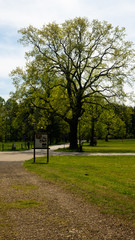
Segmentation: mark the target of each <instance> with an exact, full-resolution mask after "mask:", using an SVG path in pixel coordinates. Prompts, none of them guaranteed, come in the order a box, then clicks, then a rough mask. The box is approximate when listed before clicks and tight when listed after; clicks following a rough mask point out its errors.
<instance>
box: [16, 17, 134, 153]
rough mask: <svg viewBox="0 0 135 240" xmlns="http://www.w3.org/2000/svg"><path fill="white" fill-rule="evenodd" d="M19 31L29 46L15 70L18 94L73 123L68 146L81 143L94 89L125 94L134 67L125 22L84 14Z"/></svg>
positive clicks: (107, 96)
mask: <svg viewBox="0 0 135 240" xmlns="http://www.w3.org/2000/svg"><path fill="white" fill-rule="evenodd" d="M19 32H20V33H21V34H22V38H21V39H20V41H21V42H22V43H23V44H24V45H25V46H28V52H27V53H26V60H27V64H26V69H25V70H24V71H23V70H22V69H20V68H17V69H16V70H14V71H12V77H13V79H14V84H15V86H16V88H17V91H16V95H17V94H18V96H19V97H22V95H23V96H24V97H25V98H26V97H27V98H29V99H31V102H32V103H33V105H34V106H35V107H39V108H43V109H46V110H47V111H52V112H53V113H54V114H56V115H58V116H60V117H61V118H62V119H64V120H65V121H66V122H67V123H68V124H69V126H70V148H72V149H73V148H77V125H78V119H79V118H80V117H81V116H82V114H83V112H84V107H83V106H84V103H85V101H86V100H87V99H88V98H89V97H90V96H91V95H93V94H98V96H99V97H101V98H104V99H105V100H108V99H110V98H111V99H112V98H113V99H115V98H116V97H117V98H120V97H121V96H123V95H124V92H123V86H124V83H125V82H128V81H131V70H133V68H134V67H133V61H134V50H133V49H132V43H130V42H128V41H126V40H125V29H124V28H122V29H120V28H119V27H115V28H114V27H113V26H112V25H111V24H108V23H107V22H105V21H104V22H100V21H98V20H93V21H92V22H89V21H88V19H86V18H75V19H73V20H68V21H65V22H64V23H63V24H61V25H59V24H56V23H51V24H48V25H45V26H43V28H42V29H37V28H34V27H33V26H29V27H28V28H23V29H21V30H20V31H19ZM22 80H23V82H21V81H22ZM21 83H22V84H21Z"/></svg>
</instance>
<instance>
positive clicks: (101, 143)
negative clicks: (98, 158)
mask: <svg viewBox="0 0 135 240" xmlns="http://www.w3.org/2000/svg"><path fill="white" fill-rule="evenodd" d="M57 151H64V152H68V151H71V150H70V149H69V148H63V149H58V150H57ZM82 151H83V152H91V153H135V139H122V140H121V139H118V140H116V139H115V140H113V139H110V140H109V141H108V142H105V140H98V141H97V146H94V147H91V146H90V144H89V143H83V145H82Z"/></svg>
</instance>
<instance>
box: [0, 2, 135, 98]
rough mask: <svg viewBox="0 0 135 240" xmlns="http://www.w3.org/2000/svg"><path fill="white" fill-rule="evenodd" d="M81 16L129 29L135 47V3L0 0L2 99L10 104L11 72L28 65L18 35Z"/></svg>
mask: <svg viewBox="0 0 135 240" xmlns="http://www.w3.org/2000/svg"><path fill="white" fill-rule="evenodd" d="M79 16H81V17H87V18H88V19H89V20H90V21H91V20H93V19H98V20H101V21H102V20H106V21H108V22H109V23H112V25H113V26H117V25H119V26H120V27H125V28H126V33H127V39H128V40H129V41H133V42H134V43H135V0H94V1H93V0H14V1H11V0H0V96H1V97H3V98H4V99H5V100H7V99H8V98H9V96H10V95H9V94H10V91H14V86H13V84H12V79H11V78H10V77H9V74H10V72H11V71H12V70H13V69H15V68H16V67H17V66H20V67H23V66H24V65H25V58H24V55H25V51H26V49H24V47H23V46H22V45H21V44H20V43H19V42H18V39H19V37H20V36H19V34H18V33H17V31H18V30H19V29H21V28H22V27H27V26H29V25H30V24H31V25H33V26H35V27H39V28H40V27H42V25H43V24H47V23H49V22H52V21H56V22H57V23H61V22H64V21H65V20H67V19H72V18H74V17H79ZM127 89H128V91H131V89H129V88H127ZM132 90H134V89H133V88H132Z"/></svg>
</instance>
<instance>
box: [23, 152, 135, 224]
mask: <svg viewBox="0 0 135 240" xmlns="http://www.w3.org/2000/svg"><path fill="white" fill-rule="evenodd" d="M44 162H45V159H44V158H37V159H36V163H35V164H33V160H30V161H26V162H25V163H24V166H25V167H26V168H27V169H28V170H30V171H33V172H35V173H37V174H40V175H41V176H42V177H43V178H45V179H46V180H47V181H48V180H49V181H52V182H53V183H57V184H59V185H60V186H62V187H63V188H65V189H67V190H69V191H71V192H74V193H76V194H77V195H78V196H81V197H83V198H84V199H85V200H87V201H90V202H92V203H94V204H96V205H97V206H98V207H100V208H101V210H102V212H106V213H111V214H118V215H119V216H122V217H125V218H126V219H129V220H132V222H133V223H135V156H53V157H50V162H49V164H43V163H44Z"/></svg>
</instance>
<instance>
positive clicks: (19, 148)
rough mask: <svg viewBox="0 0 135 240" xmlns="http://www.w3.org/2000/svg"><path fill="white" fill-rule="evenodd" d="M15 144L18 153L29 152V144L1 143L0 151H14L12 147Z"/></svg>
mask: <svg viewBox="0 0 135 240" xmlns="http://www.w3.org/2000/svg"><path fill="white" fill-rule="evenodd" d="M13 143H15V144H16V151H23V150H28V147H27V143H25V142H4V143H2V142H0V151H13V150H12V145H13ZM32 147H33V145H32V144H30V148H32Z"/></svg>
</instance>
